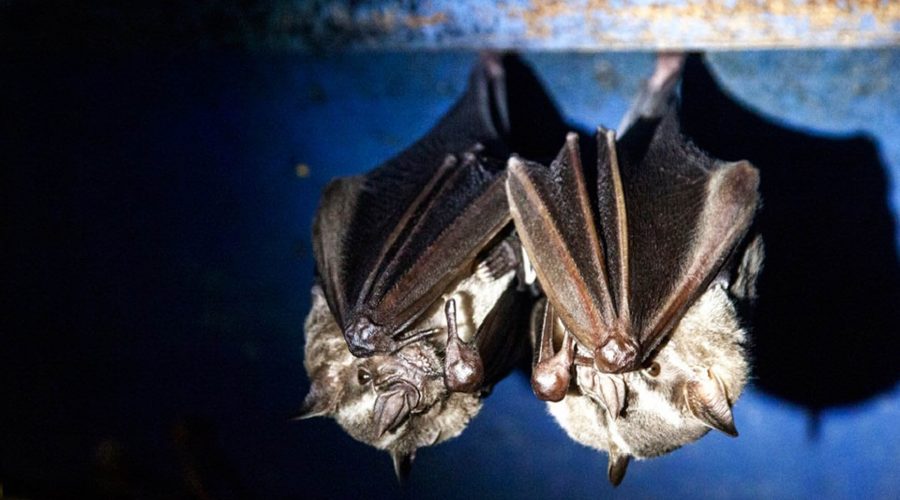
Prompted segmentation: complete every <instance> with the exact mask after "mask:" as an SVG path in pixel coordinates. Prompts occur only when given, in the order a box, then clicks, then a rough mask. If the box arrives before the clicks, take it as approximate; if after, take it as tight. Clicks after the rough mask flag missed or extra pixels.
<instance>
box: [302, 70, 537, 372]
mask: <svg viewBox="0 0 900 500" xmlns="http://www.w3.org/2000/svg"><path fill="white" fill-rule="evenodd" d="M505 78H506V77H505V74H504V64H503V62H502V60H501V59H500V58H499V57H498V56H493V55H487V56H484V57H483V58H482V60H481V63H480V64H479V66H478V67H476V69H475V70H474V71H473V73H472V77H471V79H470V82H469V86H468V89H467V91H466V92H465V93H464V95H463V96H462V97H461V99H460V100H459V101H458V102H457V103H456V104H455V105H454V107H453V108H452V109H451V110H450V111H449V112H448V114H447V115H445V117H444V118H443V119H442V120H441V121H440V122H439V123H438V124H437V125H436V126H435V127H434V128H433V129H432V130H431V131H430V132H429V133H428V134H427V135H426V136H425V137H423V138H422V139H420V140H419V141H418V142H416V143H415V144H413V145H412V146H411V147H410V148H408V149H407V150H405V151H403V152H401V153H400V154H399V155H398V156H396V157H395V158H393V159H391V160H389V161H388V162H387V163H385V164H383V165H382V166H380V167H378V168H376V169H375V170H373V171H371V172H370V173H368V174H366V175H365V176H364V177H362V179H361V181H359V182H358V183H357V182H355V181H354V183H353V187H352V188H351V187H347V186H344V188H341V189H339V188H337V187H336V188H334V192H335V196H334V198H335V199H334V200H328V199H327V198H328V194H329V193H328V191H326V199H323V204H322V206H321V207H320V210H319V213H318V214H317V222H316V224H315V225H316V227H317V228H319V230H318V231H317V232H316V234H314V237H316V238H317V239H322V240H323V241H321V242H318V243H317V244H316V248H317V252H316V260H317V266H318V271H319V275H320V277H321V278H322V280H323V287H324V289H325V291H326V293H325V295H326V297H327V299H328V303H329V307H330V308H331V310H332V311H333V312H334V314H335V316H336V317H337V318H338V320H339V323H340V325H341V327H342V330H343V331H344V335H345V338H346V340H347V342H348V346H349V347H350V349H351V352H353V353H354V354H356V355H359V356H366V355H371V354H373V353H375V352H386V351H393V350H396V349H397V348H398V347H399V346H400V345H401V343H402V342H406V341H410V340H411V339H410V338H405V337H401V338H398V337H397V336H398V335H401V336H402V335H407V334H410V333H415V332H410V331H408V328H409V327H410V326H411V325H412V324H413V323H414V322H415V320H416V319H417V318H418V317H419V315H421V314H422V313H424V311H425V310H426V309H427V308H428V307H429V306H430V305H431V304H433V303H434V301H435V300H437V299H438V298H439V297H440V295H441V294H442V293H443V292H444V291H445V288H446V286H447V285H449V284H450V283H452V282H453V281H454V280H456V279H458V278H460V277H461V274H462V273H464V272H466V271H467V270H469V267H470V266H471V264H472V262H473V260H474V258H475V256H476V254H477V253H478V252H479V251H480V250H482V249H483V248H484V246H485V245H486V244H487V243H488V242H489V241H490V240H491V239H492V238H493V237H494V236H496V234H497V233H498V232H499V231H500V229H502V227H503V226H504V225H506V224H507V223H508V222H509V215H508V208H507V205H506V195H505V193H504V189H503V175H501V173H502V172H504V169H503V165H502V164H500V163H495V162H492V161H490V160H489V159H488V158H506V157H507V156H508V154H509V150H508V143H509V142H510V133H511V131H514V130H515V127H513V126H511V124H510V115H509V112H510V110H511V109H512V106H508V103H507V99H508V98H509V96H508V95H507V86H506V83H507V82H506V80H505ZM533 83H536V80H535V81H534V82H533ZM538 86H539V85H538ZM544 99H545V100H547V101H548V102H549V99H548V98H546V96H544ZM551 107H552V106H551ZM516 113H518V111H516ZM513 118H514V119H518V117H517V116H513ZM342 185H343V184H342ZM342 196H343V197H346V199H344V198H341V197H342ZM338 198H341V199H340V200H338ZM337 207H340V208H337ZM340 210H345V211H346V212H345V213H341V214H338V213H337V212H338V211H340ZM326 218H330V220H327V221H326V220H325V219H326ZM325 228H327V230H328V232H329V234H328V235H325V231H324V229H325ZM398 342H399V343H398Z"/></svg>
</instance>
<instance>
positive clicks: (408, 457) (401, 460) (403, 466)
mask: <svg viewBox="0 0 900 500" xmlns="http://www.w3.org/2000/svg"><path fill="white" fill-rule="evenodd" d="M390 454H391V460H392V461H393V462H394V475H396V476H397V482H398V483H400V486H403V485H404V484H406V480H407V479H409V473H410V471H411V470H412V463H413V460H415V458H416V450H413V451H411V452H400V451H391V452H390Z"/></svg>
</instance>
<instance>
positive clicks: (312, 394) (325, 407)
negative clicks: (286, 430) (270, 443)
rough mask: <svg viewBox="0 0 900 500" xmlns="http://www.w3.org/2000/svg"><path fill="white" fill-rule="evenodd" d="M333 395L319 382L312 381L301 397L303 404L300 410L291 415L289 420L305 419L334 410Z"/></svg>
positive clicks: (320, 415) (325, 414)
mask: <svg viewBox="0 0 900 500" xmlns="http://www.w3.org/2000/svg"><path fill="white" fill-rule="evenodd" d="M333 403H334V401H333V397H332V395H331V394H329V393H328V391H326V390H324V389H323V388H322V387H320V386H319V384H316V383H315V382H313V384H312V386H311V387H310V388H309V393H308V394H307V395H306V397H305V398H303V404H302V405H301V406H300V410H299V411H297V413H296V414H295V415H294V416H293V417H291V420H306V419H307V418H313V417H325V416H328V415H329V414H331V412H332V411H333V410H334V408H332V406H333Z"/></svg>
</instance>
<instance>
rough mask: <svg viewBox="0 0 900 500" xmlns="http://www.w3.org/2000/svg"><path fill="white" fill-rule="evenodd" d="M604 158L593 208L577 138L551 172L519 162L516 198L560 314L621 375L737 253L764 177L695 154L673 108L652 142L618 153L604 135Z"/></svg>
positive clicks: (513, 165) (514, 163)
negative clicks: (760, 181) (685, 138)
mask: <svg viewBox="0 0 900 500" xmlns="http://www.w3.org/2000/svg"><path fill="white" fill-rule="evenodd" d="M597 150H598V151H597V153H598V162H597V197H596V202H593V201H592V200H591V198H590V197H589V196H588V194H587V193H588V191H587V187H586V184H585V176H584V172H583V171H582V167H581V163H580V160H579V159H578V147H577V137H575V136H574V135H570V136H569V138H568V139H567V143H566V146H565V147H564V148H563V151H562V152H561V153H560V155H559V157H558V158H557V159H556V161H554V162H553V163H552V164H551V166H550V168H546V167H543V166H541V165H539V164H534V163H529V162H524V161H521V160H518V159H512V160H511V161H510V166H509V176H508V181H507V194H508V198H509V204H510V212H511V214H512V218H513V220H514V221H515V224H516V229H517V231H518V232H519V236H520V238H521V240H522V244H523V246H524V247H525V249H526V251H527V252H528V254H529V256H530V257H531V260H532V264H533V266H534V268H535V271H536V273H537V275H538V278H539V279H540V281H541V285H542V287H543V289H544V291H545V292H546V294H547V297H548V300H550V302H551V303H552V304H553V306H554V308H555V309H556V311H557V314H558V315H559V317H560V318H561V319H562V321H563V323H564V324H565V325H566V327H567V329H569V331H571V332H572V333H573V334H574V335H575V337H576V338H577V339H578V340H579V342H581V343H582V344H583V345H584V346H585V347H587V348H588V349H590V350H591V351H592V352H594V360H595V364H596V366H597V367H598V368H600V369H601V370H603V371H607V372H622V371H627V370H631V369H634V368H635V367H637V366H639V365H640V363H641V362H642V361H643V360H644V359H645V358H646V357H647V356H649V355H650V353H652V351H653V349H655V348H656V346H657V345H658V344H659V343H660V342H661V341H662V339H663V338H665V335H666V334H667V333H668V332H669V331H670V330H671V328H673V327H674V326H675V324H677V322H678V320H679V319H680V318H681V316H682V315H683V314H684V312H685V311H686V310H687V308H688V307H689V306H690V305H691V304H692V303H693V302H694V301H695V300H696V298H697V297H698V296H699V294H700V293H702V292H703V291H704V290H705V289H706V287H707V286H708V285H709V283H710V282H711V281H712V279H713V278H714V277H715V275H716V274H717V273H718V271H719V269H720V268H721V267H722V265H723V264H724V262H725V261H726V260H727V259H728V257H729V256H730V255H731V254H732V253H733V251H734V249H735V247H736V246H737V244H738V243H739V242H740V240H741V238H742V237H743V236H744V234H746V231H747V229H748V227H749V225H750V223H751V221H752V218H753V215H754V213H755V210H756V205H757V203H758V194H757V186H758V174H757V171H756V169H754V168H753V167H752V166H751V165H750V164H749V163H747V162H740V163H734V164H726V163H722V162H718V161H716V160H714V159H712V158H709V157H708V156H706V155H705V154H703V153H702V152H701V151H699V150H697V149H696V148H694V147H693V146H691V145H690V144H688V143H687V142H686V141H685V140H684V138H683V137H682V136H681V135H680V132H679V131H678V123H677V120H676V117H675V114H674V109H673V110H672V112H670V113H668V114H667V115H666V116H665V118H664V119H663V120H662V121H661V123H659V124H658V126H656V127H655V128H654V129H653V130H652V134H651V136H650V137H649V140H648V141H637V140H635V141H630V142H626V143H625V144H620V145H617V143H616V141H615V134H614V133H613V132H611V131H606V130H601V131H600V134H599V137H598V147H597ZM620 153H621V158H620ZM620 159H621V161H620Z"/></svg>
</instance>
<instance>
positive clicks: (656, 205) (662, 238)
mask: <svg viewBox="0 0 900 500" xmlns="http://www.w3.org/2000/svg"><path fill="white" fill-rule="evenodd" d="M620 157H621V158H622V159H623V161H622V163H621V165H622V168H621V175H622V183H623V186H624V192H625V203H626V206H627V213H628V247H629V264H628V267H629V271H630V272H629V275H630V276H629V280H628V283H629V286H630V290H629V291H628V298H629V307H630V310H631V315H632V321H631V325H632V332H633V333H634V335H636V336H637V337H638V339H639V341H640V343H641V346H642V348H643V349H642V350H643V352H644V353H645V354H647V353H649V352H650V351H651V350H652V349H653V348H655V346H656V345H657V344H658V343H659V342H660V341H661V340H662V338H663V337H664V336H665V335H666V334H667V333H668V332H669V330H671V328H673V327H674V326H675V325H676V324H677V322H678V320H679V319H680V318H681V316H682V315H683V314H684V313H685V312H686V310H687V308H688V307H690V305H691V304H692V303H693V302H694V301H695V300H696V299H697V298H698V297H699V296H700V294H702V293H703V292H704V291H705V290H706V288H707V287H708V285H709V283H710V282H711V281H712V279H713V278H714V277H715V276H716V274H717V273H718V272H719V269H720V268H721V267H722V265H723V264H724V263H725V261H726V260H727V259H728V257H729V256H730V255H731V253H732V252H733V251H734V248H735V247H736V246H737V245H738V243H739V242H740V240H741V239H742V238H743V236H744V235H745V234H746V232H747V229H748V228H749V226H750V223H751V222H752V219H753V215H754V213H755V211H756V207H757V203H758V192H757V188H758V184H759V177H758V172H757V171H756V169H755V168H753V166H752V165H750V164H749V163H747V162H741V163H734V164H725V163H722V162H719V161H717V160H714V159H712V158H710V157H708V156H707V155H705V154H704V153H703V152H701V151H700V150H698V149H697V148H695V147H694V146H693V145H691V144H689V143H688V142H687V141H686V140H685V139H684V138H683V137H682V136H681V133H680V132H679V128H678V122H677V118H676V115H675V110H674V108H673V109H672V110H670V112H669V113H668V114H667V115H666V116H665V117H664V118H663V119H662V121H661V122H660V123H659V125H658V126H657V129H656V131H655V133H654V135H653V137H652V139H651V140H650V144H649V146H648V148H647V149H646V151H645V152H643V155H640V154H634V153H633V152H631V151H629V150H628V148H627V147H623V148H621V151H620Z"/></svg>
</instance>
